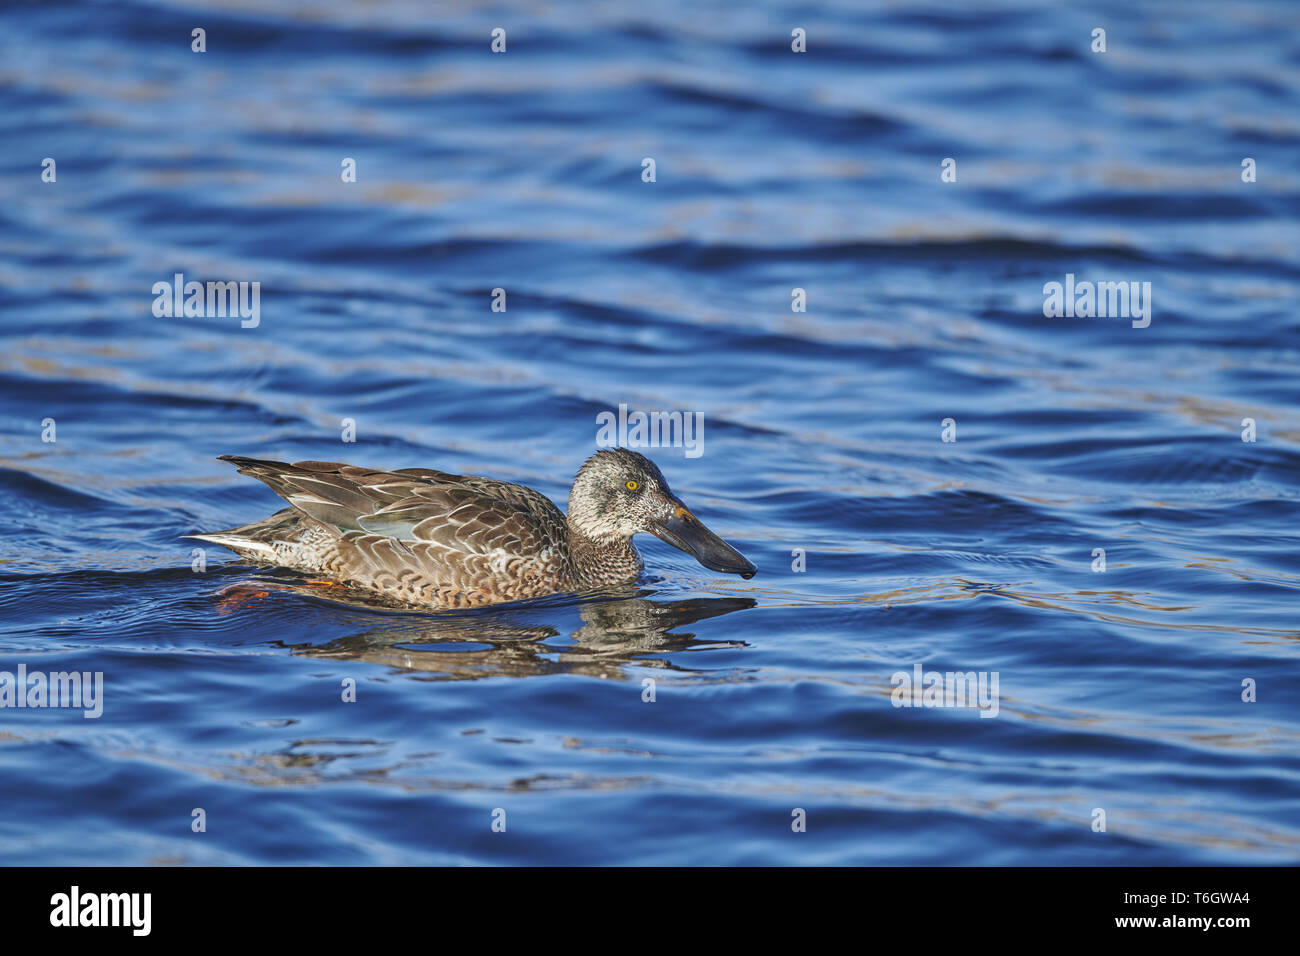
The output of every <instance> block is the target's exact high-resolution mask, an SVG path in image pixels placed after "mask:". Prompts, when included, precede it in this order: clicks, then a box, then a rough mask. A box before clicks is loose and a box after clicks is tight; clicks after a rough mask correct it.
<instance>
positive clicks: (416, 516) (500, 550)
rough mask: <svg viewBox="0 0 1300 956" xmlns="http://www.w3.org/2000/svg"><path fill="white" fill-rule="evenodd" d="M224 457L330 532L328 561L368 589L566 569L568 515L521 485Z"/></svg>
mask: <svg viewBox="0 0 1300 956" xmlns="http://www.w3.org/2000/svg"><path fill="white" fill-rule="evenodd" d="M221 458H222V460H223V461H229V462H231V463H232V464H234V465H236V466H237V467H238V468H239V471H240V473H241V474H245V475H250V476H251V477H254V478H257V479H258V480H259V481H262V482H264V483H265V484H267V485H268V486H270V487H271V488H272V489H273V490H274V491H275V492H276V494H278V495H280V496H281V497H282V498H284V500H285V501H287V502H289V504H290V505H292V506H293V507H294V508H296V509H298V510H299V511H301V512H303V513H304V514H306V515H309V516H310V517H311V518H313V519H315V520H316V521H317V522H319V523H320V524H321V525H322V526H324V527H325V528H326V529H332V530H333V531H334V532H335V534H336V535H337V538H336V539H335V541H334V542H333V545H332V549H331V550H332V555H331V559H330V563H335V562H336V563H337V564H338V565H339V570H340V571H342V572H344V573H345V574H346V576H348V577H351V578H352V579H354V580H358V581H361V582H363V583H371V584H372V586H377V587H381V586H384V582H385V581H387V580H388V579H391V578H396V579H400V580H402V581H407V582H409V581H410V578H411V575H416V576H418V578H419V581H418V583H419V584H420V585H421V586H426V587H433V588H436V589H452V590H466V589H471V588H476V587H478V588H486V589H489V590H495V589H499V588H500V587H504V586H506V585H509V584H510V583H511V582H519V581H520V580H523V579H532V578H536V577H539V576H546V575H553V574H554V573H555V572H556V568H557V567H558V566H559V565H560V564H562V561H563V551H564V549H563V547H562V545H563V544H564V543H565V541H566V538H567V533H568V532H567V525H566V524H565V520H564V515H563V514H562V513H561V512H560V510H559V509H558V508H556V507H555V505H554V504H552V503H551V501H550V500H549V499H547V498H546V497H545V496H544V495H541V494H539V493H538V492H536V491H533V490H532V489H531V488H526V487H524V486H522V485H516V484H512V483H510V482H504V481H495V480H493V479H490V478H480V477H477V476H465V475H453V474H449V473H447V472H443V471H436V470H434V469H431V468H404V469H400V470H398V471H374V470H372V469H368V468H361V467H358V466H356V465H347V464H343V463H341V462H325V461H300V462H296V463H294V464H286V463H284V462H277V461H265V460H261V459H256V458H242V457H238V456H235V455H223V456H221ZM520 596H529V595H526V594H522V595H520Z"/></svg>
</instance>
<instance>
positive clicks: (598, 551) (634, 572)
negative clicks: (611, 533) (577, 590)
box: [569, 526, 642, 588]
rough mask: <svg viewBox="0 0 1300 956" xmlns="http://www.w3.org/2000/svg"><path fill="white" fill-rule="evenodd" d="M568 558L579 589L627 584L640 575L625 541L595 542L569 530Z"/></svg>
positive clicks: (633, 550) (638, 559) (638, 560)
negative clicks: (580, 586) (569, 557)
mask: <svg viewBox="0 0 1300 956" xmlns="http://www.w3.org/2000/svg"><path fill="white" fill-rule="evenodd" d="M569 554H570V555H571V556H572V558H573V569H574V572H575V573H576V574H577V576H578V580H579V584H580V585H582V586H583V587H593V588H598V587H605V586H607V585H611V584H629V583H631V582H632V581H635V580H636V579H637V577H638V576H639V575H640V574H641V567H642V565H641V555H639V554H637V550H636V548H634V547H632V542H631V541H630V540H628V539H626V538H612V539H609V540H605V541H597V540H595V539H593V538H589V537H587V536H586V535H585V534H583V533H582V532H580V531H575V530H574V529H573V527H572V526H570V528H569Z"/></svg>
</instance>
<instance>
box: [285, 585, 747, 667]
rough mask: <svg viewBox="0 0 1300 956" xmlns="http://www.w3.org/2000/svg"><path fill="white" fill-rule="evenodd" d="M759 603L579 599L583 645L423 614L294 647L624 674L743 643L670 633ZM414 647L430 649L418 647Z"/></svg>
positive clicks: (313, 653) (516, 626)
mask: <svg viewBox="0 0 1300 956" xmlns="http://www.w3.org/2000/svg"><path fill="white" fill-rule="evenodd" d="M754 604H755V602H754V601H753V600H752V599H751V598H694V599H690V600H684V601H662V602H661V601H646V600H644V599H641V598H631V599H626V600H618V601H602V602H600V603H587V604H579V605H578V606H577V610H578V612H579V614H580V615H581V617H582V621H583V624H582V626H581V627H579V628H578V629H577V630H575V631H574V632H573V634H572V637H573V639H574V640H575V641H577V644H576V646H564V645H551V644H546V643H544V642H545V641H546V640H547V639H548V638H552V637H558V636H559V634H560V631H559V630H557V629H556V628H554V627H551V626H549V625H537V626H531V627H530V626H528V625H526V624H522V623H518V622H513V621H510V620H506V619H502V620H497V621H491V620H483V619H481V618H480V619H473V618H461V619H459V620H444V619H439V620H436V621H431V619H430V618H427V617H423V618H419V619H418V620H412V619H410V618H405V619H404V620H400V621H395V622H394V623H393V624H391V625H388V626H384V627H379V628H376V629H374V630H371V631H367V632H365V633H362V634H355V635H351V636H349V637H343V638H339V639H337V640H334V641H330V642H329V643H328V644H320V645H304V646H295V647H293V648H292V650H293V652H294V653H295V654H303V655H306V656H310V657H325V658H331V659H336V660H359V661H365V662H366V663H369V664H386V665H388V666H390V667H399V668H402V669H404V670H411V671H421V672H426V673H428V674H430V675H431V676H434V677H435V678H442V679H445V680H467V679H473V678H479V677H500V676H503V675H504V676H512V677H528V676H534V675H540V674H554V673H576V674H585V675H587V676H589V677H606V678H612V679H621V678H622V677H623V676H624V675H623V672H622V668H623V665H625V664H630V663H633V662H635V663H637V664H639V665H642V666H648V667H672V665H671V664H670V663H669V662H668V661H667V660H664V659H661V658H654V657H643V656H642V655H645V654H655V653H663V652H665V651H681V650H685V649H687V648H690V647H695V646H701V645H707V644H721V645H736V644H738V643H739V642H737V641H700V640H696V638H695V635H694V634H680V633H670V631H671V629H672V628H675V627H682V626H685V625H687V624H693V623H694V622H696V621H700V620H703V619H704V618H708V617H718V616H720V615H722V614H728V613H730V612H732V611H738V610H743V609H744V608H750V607H753V606H754ZM464 644H471V645H487V646H486V647H473V648H470V649H464V648H463V647H450V646H448V645H464ZM412 645H423V647H422V648H421V649H418V650H417V649H413V648H412ZM440 645H441V646H442V648H441V649H440Z"/></svg>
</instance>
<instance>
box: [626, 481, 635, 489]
mask: <svg viewBox="0 0 1300 956" xmlns="http://www.w3.org/2000/svg"><path fill="white" fill-rule="evenodd" d="M636 489H637V484H636V482H635V481H629V482H628V483H627V490H628V491H636Z"/></svg>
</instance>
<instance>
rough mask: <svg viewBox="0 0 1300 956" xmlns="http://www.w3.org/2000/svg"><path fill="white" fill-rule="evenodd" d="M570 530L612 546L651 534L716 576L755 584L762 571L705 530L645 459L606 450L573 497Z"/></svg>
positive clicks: (581, 477)
mask: <svg viewBox="0 0 1300 956" xmlns="http://www.w3.org/2000/svg"><path fill="white" fill-rule="evenodd" d="M569 527H570V528H572V529H573V530H574V531H577V532H578V533H579V534H581V535H583V536H584V537H586V538H590V539H591V540H593V541H595V542H597V543H601V544H606V543H613V542H616V541H627V540H628V539H629V538H631V537H632V536H633V535H634V534H637V533H638V532H642V531H648V532H649V533H650V534H652V535H654V536H655V537H657V538H660V539H662V540H664V541H667V542H668V543H669V544H671V545H672V546H673V547H674V548H679V549H680V550H682V551H685V552H686V553H687V554H690V555H693V556H694V558H695V560H696V561H698V562H700V564H702V565H704V566H705V567H706V568H709V569H710V570H712V571H721V572H723V573H724V574H739V575H740V576H741V577H742V578H746V579H748V578H752V577H753V576H754V575H755V574H756V573H757V572H758V568H756V567H754V565H753V564H751V563H750V562H749V560H748V559H747V558H746V557H745V556H744V555H743V554H741V553H740V552H739V551H737V550H736V549H735V548H733V547H732V546H731V545H729V544H727V542H725V541H723V540H722V539H721V538H719V537H718V536H717V535H716V534H714V533H713V532H712V531H710V530H709V529H708V528H706V527H704V525H703V523H701V521H700V519H699V518H697V517H695V515H694V514H692V513H691V510H690V509H689V508H687V507H686V505H684V504H682V501H681V499H680V498H678V497H677V496H676V495H674V494H673V492H672V489H671V488H669V487H668V480H667V479H666V478H664V476H663V473H662V472H660V471H659V469H658V468H656V467H655V463H654V462H652V461H651V460H650V459H649V458H647V457H645V455H638V454H637V453H636V452H634V451H628V450H627V449H626V448H613V449H603V450H601V451H598V452H596V454H594V455H592V456H591V457H590V458H588V459H587V460H586V461H585V462H583V465H582V467H581V468H580V469H578V476H577V477H576V478H574V479H573V489H572V490H571V491H570V492H569Z"/></svg>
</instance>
